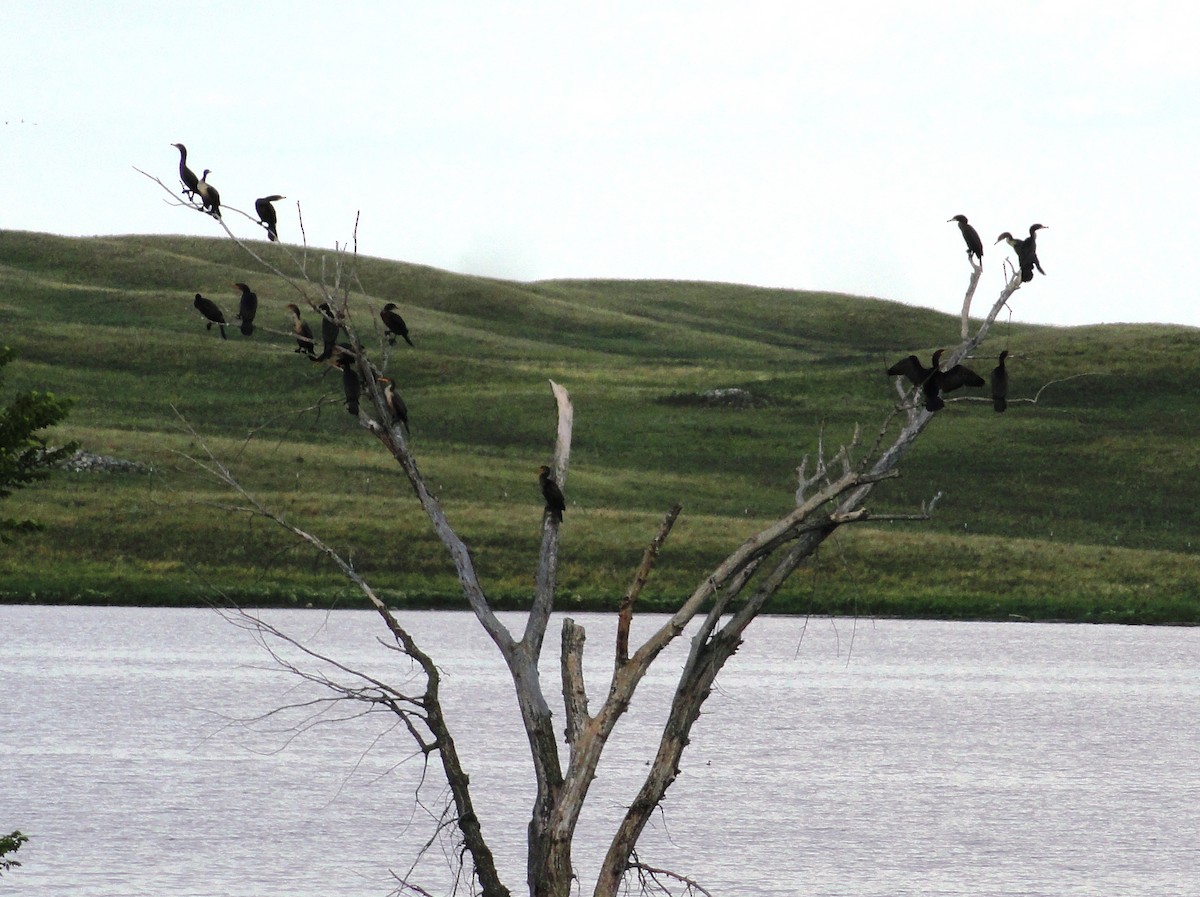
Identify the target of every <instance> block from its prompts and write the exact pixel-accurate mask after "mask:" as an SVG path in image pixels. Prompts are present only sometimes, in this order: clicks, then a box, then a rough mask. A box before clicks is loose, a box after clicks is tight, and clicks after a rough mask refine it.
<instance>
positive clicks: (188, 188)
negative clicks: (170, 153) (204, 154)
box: [171, 143, 200, 199]
mask: <svg viewBox="0 0 1200 897" xmlns="http://www.w3.org/2000/svg"><path fill="white" fill-rule="evenodd" d="M171 146H173V147H175V148H176V149H177V150H179V180H180V183H182V184H183V189H182V190H181V191H180V192H181V193H186V194H187V198H188V199H192V198H193V197H194V196H195V195H196V192H197V191H198V190H199V189H200V179H199V178H197V177H196V172H194V171H192V170H191V169H190V168H188V166H187V147H186V146H184V145H183V144H182V143H172V144H171Z"/></svg>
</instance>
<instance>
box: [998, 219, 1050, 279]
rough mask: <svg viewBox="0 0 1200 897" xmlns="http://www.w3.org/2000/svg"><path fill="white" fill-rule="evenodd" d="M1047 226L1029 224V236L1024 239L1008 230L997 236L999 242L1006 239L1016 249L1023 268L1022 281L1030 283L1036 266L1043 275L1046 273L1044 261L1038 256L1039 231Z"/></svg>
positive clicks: (1019, 262) (1018, 261)
mask: <svg viewBox="0 0 1200 897" xmlns="http://www.w3.org/2000/svg"><path fill="white" fill-rule="evenodd" d="M1045 227H1046V226H1045V225H1044V224H1031V225H1030V226H1029V236H1028V237H1027V238H1026V239H1024V240H1021V239H1019V238H1017V237H1014V236H1013V235H1012V234H1010V233H1009V232H1008V231H1005V232H1004V233H1002V234H1001V235H1000V236H998V237H997V238H996V242H997V243H999V242H1000V241H1001V240H1004V241H1006V242H1007V243H1008V245H1009V246H1011V247H1012V248H1013V249H1014V250H1016V253H1017V264H1018V265H1019V266H1020V268H1021V282H1022V283H1028V282H1029V281H1031V280H1033V269H1034V268H1035V267H1036V268H1037V269H1038V271H1039V272H1040V273H1041V274H1042V276H1043V277H1044V276H1045V275H1046V272H1045V271H1042V263H1041V262H1039V261H1038V257H1037V232H1038V231H1039V230H1044V229H1045Z"/></svg>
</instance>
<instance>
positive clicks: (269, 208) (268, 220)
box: [254, 193, 287, 243]
mask: <svg viewBox="0 0 1200 897" xmlns="http://www.w3.org/2000/svg"><path fill="white" fill-rule="evenodd" d="M280 199H287V197H286V196H280V195H279V194H278V193H276V194H275V195H273V196H263V197H260V198H258V199H256V200H254V211H255V212H257V213H258V223H259V224H261V225H264V226H265V227H266V229H267V239H268V240H270V241H271V242H272V243H274V242H275V241H276V240H278V239H279V231H278V230H277V229H276V228H277V226H278V224H279V218H278V216H277V215H276V214H275V207H274V206H273V205H271V203H273V202H275V201H276V200H280Z"/></svg>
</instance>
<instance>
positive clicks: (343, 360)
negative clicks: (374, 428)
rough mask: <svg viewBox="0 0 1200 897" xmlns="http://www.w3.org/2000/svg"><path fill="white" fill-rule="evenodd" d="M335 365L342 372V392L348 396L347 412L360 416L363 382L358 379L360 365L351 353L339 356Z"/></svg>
mask: <svg viewBox="0 0 1200 897" xmlns="http://www.w3.org/2000/svg"><path fill="white" fill-rule="evenodd" d="M334 364H335V365H337V367H338V368H339V369H340V370H341V372H342V391H343V392H344V393H345V394H346V411H348V412H349V413H350V414H353V415H355V416H356V417H357V416H358V397H359V396H360V395H362V382H361V381H360V380H359V379H358V365H357V364H355V356H354V355H353V354H350V353H343V354H340V355H338V357H337V359H336V360H335V361H334Z"/></svg>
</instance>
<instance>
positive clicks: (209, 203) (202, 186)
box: [196, 168, 221, 221]
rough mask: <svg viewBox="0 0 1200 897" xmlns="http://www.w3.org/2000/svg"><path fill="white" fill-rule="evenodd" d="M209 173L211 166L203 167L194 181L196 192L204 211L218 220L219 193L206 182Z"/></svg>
mask: <svg viewBox="0 0 1200 897" xmlns="http://www.w3.org/2000/svg"><path fill="white" fill-rule="evenodd" d="M210 174H212V169H211V168H206V169H204V174H202V175H200V180H199V181H197V182H196V193H197V194H198V195H199V196H200V202H201V203H203V205H204V211H206V212H208V214H210V215H212V216H213V217H214V218H216V219H217V220H218V221H219V220H220V219H221V194H220V193H218V192H217V188H216V187H214V186H213V185H212V184H210V183H209V182H208V176H209V175H210Z"/></svg>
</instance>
